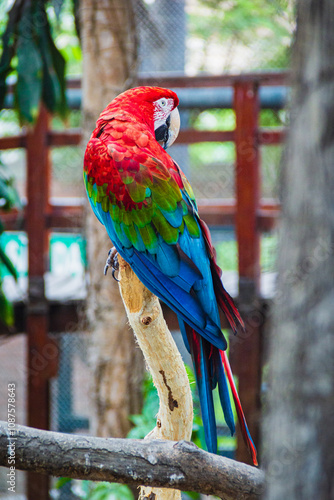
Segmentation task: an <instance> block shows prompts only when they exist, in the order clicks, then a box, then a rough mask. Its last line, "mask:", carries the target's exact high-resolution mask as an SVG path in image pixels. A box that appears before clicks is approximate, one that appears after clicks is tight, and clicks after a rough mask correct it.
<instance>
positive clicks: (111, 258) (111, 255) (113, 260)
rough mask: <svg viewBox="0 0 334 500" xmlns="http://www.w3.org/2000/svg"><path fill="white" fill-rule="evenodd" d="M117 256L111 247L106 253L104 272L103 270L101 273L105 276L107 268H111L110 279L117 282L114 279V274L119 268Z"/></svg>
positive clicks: (114, 249)
mask: <svg viewBox="0 0 334 500" xmlns="http://www.w3.org/2000/svg"><path fill="white" fill-rule="evenodd" d="M117 255H118V254H117V250H116V248H115V247H112V248H111V249H110V250H109V252H108V257H107V260H106V265H105V266H104V270H103V273H104V275H105V276H106V275H107V272H108V269H109V267H111V268H112V273H111V274H112V277H113V278H114V280H115V281H119V280H118V279H117V278H116V276H115V272H116V271H118V268H119V264H118V258H117Z"/></svg>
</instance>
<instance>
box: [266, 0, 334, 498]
mask: <svg viewBox="0 0 334 500" xmlns="http://www.w3.org/2000/svg"><path fill="white" fill-rule="evenodd" d="M333 26H334V3H333V2H332V0H321V1H320V0H304V1H299V11H298V28H297V40H296V45H295V55H294V62H293V80H294V82H293V83H294V98H293V103H292V113H291V115H292V120H291V126H290V137H289V142H288V148H287V154H286V158H285V160H286V161H285V162H284V166H283V220H282V228H281V244H280V248H279V262H278V266H279V284H278V294H277V298H276V304H275V313H274V329H273V332H272V338H271V345H270V364H271V376H270V390H269V396H268V398H269V405H268V406H269V410H268V414H267V416H266V420H265V440H264V454H265V462H266V469H267V493H266V496H265V498H266V499H268V500H282V499H289V500H294V499H303V500H308V499H309V500H314V499H317V500H329V499H333V498H334V474H333V471H334V430H333V414H334V362H333V359H334V315H333V303H334V302H333V301H334V280H333V276H334V252H333V249H334V209H333V206H334V205H333V196H334V194H333V193H334V168H333V166H334V104H333V103H334V71H333V68H334V29H333Z"/></svg>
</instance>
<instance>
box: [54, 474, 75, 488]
mask: <svg viewBox="0 0 334 500" xmlns="http://www.w3.org/2000/svg"><path fill="white" fill-rule="evenodd" d="M70 482H71V478H70V477H59V478H58V479H57V481H56V482H55V484H54V487H55V488H56V489H57V490H60V488H62V487H63V486H64V485H65V484H68V483H70Z"/></svg>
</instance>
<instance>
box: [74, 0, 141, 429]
mask: <svg viewBox="0 0 334 500" xmlns="http://www.w3.org/2000/svg"><path fill="white" fill-rule="evenodd" d="M80 15H81V39H82V47H83V64H84V68H83V117H84V123H83V129H84V141H85V144H86V143H87V141H88V139H89V136H90V134H91V133H92V131H93V129H94V128H95V121H96V119H97V118H98V116H99V114H100V113H101V111H102V110H103V109H104V108H105V107H106V105H107V104H108V103H109V102H110V101H111V100H112V99H113V98H114V97H115V96H116V95H117V94H119V93H120V92H122V91H123V90H125V89H127V88H129V87H132V86H134V85H135V83H136V73H137V43H136V30H135V25H134V13H133V5H132V2H131V0H82V4H81V12H80ZM86 234H87V255H88V262H89V275H90V283H89V286H88V301H87V313H88V318H89V322H90V329H91V349H90V352H91V356H90V360H91V368H92V375H93V388H92V397H93V412H94V417H93V422H92V427H93V429H92V430H93V432H94V433H95V434H97V435H99V436H106V437H109V436H113V437H125V436H126V434H127V432H128V431H129V428H130V422H129V420H128V415H129V414H131V413H138V412H139V411H140V405H141V397H140V394H141V391H140V385H141V380H142V371H143V361H142V354H141V352H140V350H139V349H138V348H137V347H136V346H135V342H134V338H133V334H132V332H131V330H130V329H129V327H128V325H127V320H126V315H125V311H124V306H123V304H122V300H121V297H120V294H119V290H118V286H117V283H116V282H115V281H114V280H113V279H112V277H111V274H109V275H108V276H107V277H105V276H103V268H104V265H105V261H106V257H107V253H108V250H109V248H110V247H111V246H112V244H111V242H110V240H109V237H108V236H107V233H106V231H105V229H104V228H103V227H102V225H101V224H100V223H99V222H98V221H97V219H96V218H95V216H94V215H93V212H92V210H91V209H90V208H87V224H86Z"/></svg>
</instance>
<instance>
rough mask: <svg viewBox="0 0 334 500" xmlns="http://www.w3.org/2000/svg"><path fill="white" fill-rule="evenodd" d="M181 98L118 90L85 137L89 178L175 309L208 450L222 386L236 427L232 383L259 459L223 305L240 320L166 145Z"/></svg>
mask: <svg viewBox="0 0 334 500" xmlns="http://www.w3.org/2000/svg"><path fill="white" fill-rule="evenodd" d="M178 103H179V100H178V97H177V95H176V93H175V92H173V91H172V90H169V89H164V88H159V87H137V88H134V89H130V90H128V91H126V92H123V93H122V94H120V95H119V96H117V97H116V98H115V99H114V100H113V101H112V102H111V103H110V104H109V105H108V106H107V107H106V109H105V110H104V111H103V112H102V113H101V115H100V117H99V119H98V120H97V123H96V128H95V130H94V131H93V134H92V136H91V138H90V140H89V142H88V144H87V148H86V152H85V157H84V182H85V186H86V190H87V194H88V198H89V201H90V204H91V207H92V209H93V211H94V213H95V215H96V217H97V218H98V219H99V221H100V222H101V223H102V224H103V225H104V226H105V228H106V230H107V233H108V235H109V237H110V239H111V241H112V243H113V245H114V247H115V249H116V251H117V253H118V254H120V255H121V256H122V257H123V259H124V260H125V261H126V262H128V263H129V264H130V266H131V268H132V269H133V271H134V272H135V273H136V275H137V276H138V278H139V279H140V280H141V281H142V283H143V284H144V285H145V286H146V287H147V288H148V289H149V290H150V291H151V292H153V293H154V294H155V295H157V296H158V297H159V298H160V299H161V300H162V301H163V302H165V303H166V304H167V305H168V306H170V307H171V309H173V310H174V311H175V312H176V314H177V317H178V321H179V325H180V330H181V333H182V336H183V340H184V342H185V345H186V347H187V349H188V351H189V352H190V353H191V356H192V359H193V363H194V371H195V377H196V382H197V386H198V392H199V398H200V406H201V412H202V418H203V425H204V433H205V441H206V445H207V448H208V450H209V451H210V452H213V453H216V452H217V430H216V421H215V413H214V404H213V395H212V391H213V390H214V389H215V387H216V386H217V385H218V390H219V396H220V401H221V405H222V408H223V412H224V417H225V420H226V423H227V425H228V427H229V428H230V431H231V433H232V434H233V433H234V431H235V424H234V417H233V411H232V406H231V401H230V395H229V388H228V385H230V388H231V392H232V396H233V399H234V402H235V407H236V411H237V414H238V418H239V423H240V426H241V430H242V433H243V436H244V439H245V442H246V444H247V446H248V448H249V451H250V453H251V456H252V459H253V462H254V464H257V459H256V449H255V446H254V444H253V441H252V438H251V436H250V433H249V430H248V427H247V423H246V420H245V416H244V413H243V410H242V408H241V404H240V400H239V397H238V394H237V391H236V387H235V384H234V381H233V376H232V372H231V368H230V365H229V361H228V358H227V356H226V352H225V350H226V348H227V342H226V340H225V338H224V335H223V333H222V331H221V326H220V319H219V310H218V307H220V308H221V309H222V310H223V312H224V313H225V315H226V317H227V320H228V321H229V324H230V326H231V328H232V330H233V331H234V333H236V332H237V329H238V327H239V326H241V327H243V321H242V319H241V317H240V315H239V312H238V310H237V308H236V306H235V304H234V302H233V300H232V298H231V297H230V295H229V294H228V293H227V291H226V290H225V288H224V286H223V284H222V280H221V275H222V271H221V269H220V268H219V267H218V265H217V262H216V253H215V250H214V248H213V245H212V241H211V237H210V232H209V229H208V227H207V225H206V224H205V223H204V221H202V220H201V219H200V217H199V215H198V211H197V205H196V201H195V197H194V193H193V190H192V188H191V186H190V184H189V182H188V180H187V179H186V177H185V175H184V173H183V172H182V170H181V169H180V167H179V166H178V165H177V164H176V162H175V161H174V160H173V159H172V158H171V156H169V154H168V153H167V152H166V148H167V147H169V146H170V145H171V144H172V143H173V142H174V141H175V139H176V137H177V134H178V131H179V128H180V117H179V113H178V109H177V106H178ZM107 267H108V264H107Z"/></svg>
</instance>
